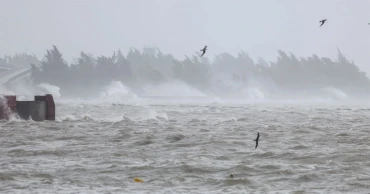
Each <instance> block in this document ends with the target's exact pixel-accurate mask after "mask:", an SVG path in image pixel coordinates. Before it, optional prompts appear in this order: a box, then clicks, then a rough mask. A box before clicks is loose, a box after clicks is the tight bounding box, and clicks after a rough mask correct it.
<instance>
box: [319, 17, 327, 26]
mask: <svg viewBox="0 0 370 194" xmlns="http://www.w3.org/2000/svg"><path fill="white" fill-rule="evenodd" d="M325 22H326V19H323V20H321V21H320V23H321V25H320V27H321V26H322V25H324V23H325Z"/></svg>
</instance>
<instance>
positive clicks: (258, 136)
mask: <svg viewBox="0 0 370 194" xmlns="http://www.w3.org/2000/svg"><path fill="white" fill-rule="evenodd" d="M259 138H260V133H258V132H257V138H256V139H255V140H254V141H255V142H256V147H255V148H254V149H257V146H258V139H259Z"/></svg>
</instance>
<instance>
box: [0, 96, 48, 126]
mask: <svg viewBox="0 0 370 194" xmlns="http://www.w3.org/2000/svg"><path fill="white" fill-rule="evenodd" d="M12 114H17V115H19V117H20V118H21V119H25V120H29V119H32V120H34V121H44V120H49V121H55V103H54V98H53V96H52V95H51V94H46V95H45V96H35V100H34V101H17V96H9V95H0V120H1V119H6V120H8V119H10V116H11V115H12Z"/></svg>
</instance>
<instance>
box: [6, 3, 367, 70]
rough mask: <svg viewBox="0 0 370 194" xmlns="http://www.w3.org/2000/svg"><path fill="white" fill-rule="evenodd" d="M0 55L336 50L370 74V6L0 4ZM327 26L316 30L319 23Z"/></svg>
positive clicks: (303, 53) (325, 52)
mask: <svg viewBox="0 0 370 194" xmlns="http://www.w3.org/2000/svg"><path fill="white" fill-rule="evenodd" d="M0 2H1V3H0V26H1V30H0V55H1V56H2V55H4V54H13V53H15V52H27V53H33V54H36V55H37V56H38V57H40V58H41V57H42V56H43V54H44V53H45V50H46V49H49V48H51V45H52V44H55V45H57V46H58V48H59V49H60V50H61V52H62V53H63V55H64V57H65V59H66V60H68V61H69V62H70V61H71V60H72V59H73V58H74V57H78V55H79V52H80V51H81V50H82V51H86V52H90V53H92V54H94V55H101V54H104V55H111V54H112V52H113V50H116V49H118V48H121V50H122V51H124V52H127V51H128V50H129V48H130V47H136V48H138V49H141V48H142V47H143V46H145V45H148V46H154V45H155V46H157V47H159V48H160V49H161V50H162V51H163V52H169V53H172V54H173V55H175V56H176V57H179V58H182V57H183V56H184V55H192V54H193V53H194V52H198V50H199V49H201V48H202V47H203V46H204V45H208V47H209V50H208V51H209V52H208V53H207V56H209V57H210V58H211V59H212V58H213V56H214V55H215V54H219V53H221V52H229V53H231V54H233V55H236V54H237V53H238V52H239V51H240V50H244V51H245V52H247V53H249V54H250V55H251V56H252V57H253V58H254V59H256V58H257V57H259V56H261V57H263V58H265V59H267V60H274V59H275V57H276V54H277V52H276V51H277V50H278V49H282V50H284V51H290V52H293V53H294V54H296V55H297V56H309V55H311V54H313V53H315V54H318V55H319V56H328V57H331V58H334V57H336V54H337V50H336V48H337V47H339V48H340V49H341V50H342V52H343V53H345V54H346V55H347V56H348V57H349V58H350V59H352V60H354V61H355V63H356V64H357V65H358V66H359V67H360V68H361V69H363V70H365V71H367V72H368V73H369V72H370V25H368V23H369V22H370V1H369V0H258V1H257V0H0ZM324 18H327V19H328V21H327V23H326V24H325V25H324V26H323V27H322V28H319V20H321V19H324Z"/></svg>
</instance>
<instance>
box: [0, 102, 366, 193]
mask: <svg viewBox="0 0 370 194" xmlns="http://www.w3.org/2000/svg"><path fill="white" fill-rule="evenodd" d="M369 118H370V106H368V107H366V106H354V105H328V104H327V105H323V104H318V105H299V104H286V105H276V104H273V103H272V104H244V105H242V104H230V105H227V104H217V103H213V104H189V103H185V104H176V103H172V104H171V103H168V104H163V103H152V104H147V105H124V104H119V103H118V104H109V103H108V104H107V103H105V104H96V103H91V104H81V103H75V104H71V105H67V103H62V104H58V106H57V120H58V121H56V122H32V121H19V120H17V119H15V120H12V121H8V122H5V121H2V122H0V142H1V146H0V152H1V155H0V192H1V193H253V192H257V193H369V191H370V151H369V146H368V145H369V144H370V135H369V132H370V119H369ZM257 132H260V134H261V137H260V143H259V147H258V148H257V149H254V146H255V144H254V141H253V139H254V138H255V137H256V134H257ZM230 173H233V174H234V177H233V178H231V177H230ZM134 177H139V178H141V179H143V180H144V182H143V183H135V182H134V181H133V179H134Z"/></svg>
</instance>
